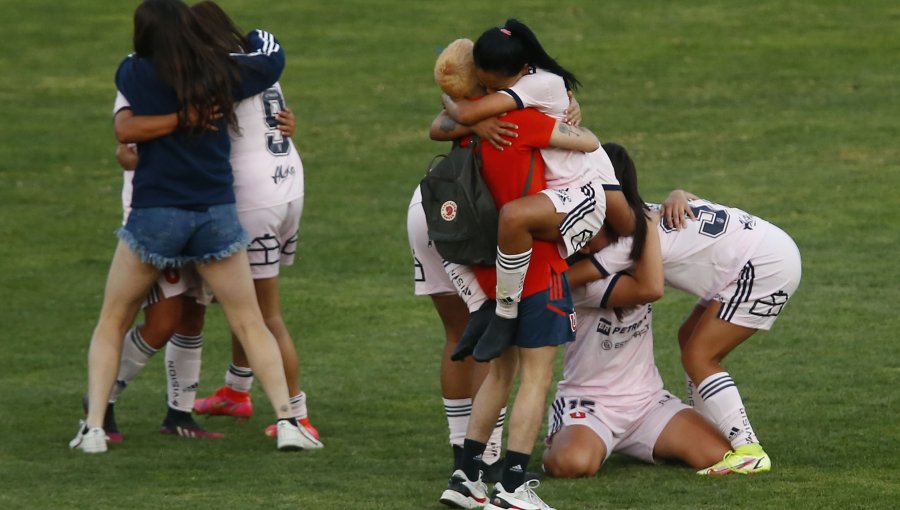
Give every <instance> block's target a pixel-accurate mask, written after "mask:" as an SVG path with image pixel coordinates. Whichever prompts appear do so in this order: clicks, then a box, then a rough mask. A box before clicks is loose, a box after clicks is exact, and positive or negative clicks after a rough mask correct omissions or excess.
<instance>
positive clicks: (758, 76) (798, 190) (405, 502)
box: [0, 0, 900, 510]
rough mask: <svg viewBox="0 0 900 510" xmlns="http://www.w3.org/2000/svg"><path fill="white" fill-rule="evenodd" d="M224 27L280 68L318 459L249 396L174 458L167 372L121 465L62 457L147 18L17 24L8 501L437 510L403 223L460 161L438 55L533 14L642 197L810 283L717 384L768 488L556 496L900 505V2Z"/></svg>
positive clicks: (568, 502) (762, 504)
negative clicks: (123, 80)
mask: <svg viewBox="0 0 900 510" xmlns="http://www.w3.org/2000/svg"><path fill="white" fill-rule="evenodd" d="M221 4H222V5H223V6H224V7H225V8H226V9H227V10H228V11H229V12H230V13H231V14H232V15H233V17H234V18H235V19H236V20H237V21H238V22H239V23H240V24H241V26H243V27H245V28H248V29H249V28H251V27H254V26H262V27H265V28H267V29H269V30H271V31H273V32H274V33H276V34H277V35H278V36H279V38H280V39H281V41H282V43H283V45H284V46H285V48H286V50H287V55H288V67H287V70H286V72H285V75H284V77H283V79H282V80H281V83H282V85H283V87H284V90H285V94H286V97H287V100H288V102H289V104H290V106H292V107H293V109H294V111H295V113H296V115H297V118H298V125H299V132H298V134H297V136H296V137H295V141H296V143H297V145H298V147H299V148H300V150H301V153H302V157H303V162H304V166H305V171H306V209H305V212H304V216H303V223H302V243H301V246H300V252H299V261H298V264H297V265H296V266H295V267H294V268H291V269H290V270H288V271H286V273H284V275H283V283H282V289H283V301H284V306H285V308H286V319H287V322H288V326H289V328H290V329H291V330H292V332H293V333H294V337H295V339H296V340H297V344H298V350H299V351H300V353H301V356H302V371H303V373H302V376H303V379H302V380H303V386H304V388H305V390H306V391H307V393H308V394H309V398H310V404H309V405H310V413H311V417H312V418H313V421H314V423H315V424H316V426H317V427H318V428H319V429H320V431H321V432H322V436H323V441H324V442H325V444H326V448H325V449H324V450H320V451H314V452H302V453H300V454H279V453H277V452H276V451H275V449H274V446H273V444H272V442H271V440H269V439H267V438H265V437H264V436H263V435H262V433H261V432H262V429H263V428H264V427H265V425H267V424H268V423H269V422H270V421H271V419H272V412H271V410H270V408H269V406H268V403H267V401H266V399H265V397H264V396H263V394H262V392H261V391H260V389H259V388H258V387H256V388H254V396H255V402H256V408H257V415H256V416H255V417H254V418H253V419H252V420H251V421H250V422H249V423H247V424H243V425H240V424H236V423H233V422H231V421H229V420H224V419H210V420H208V421H203V422H202V423H204V424H205V425H206V426H207V427H208V428H210V429H213V430H220V431H224V432H226V433H227V434H228V438H227V439H226V440H224V441H219V442H199V441H191V440H180V439H172V438H166V437H162V436H160V435H159V434H158V433H157V428H158V426H159V424H160V422H161V420H162V417H163V413H164V408H165V403H164V395H165V381H164V377H163V375H164V374H163V367H162V361H161V360H159V359H154V360H153V361H152V362H151V363H150V364H149V365H148V367H147V369H146V370H145V372H144V373H143V374H142V376H141V377H140V378H139V379H138V380H137V381H135V382H134V383H133V384H132V385H131V386H130V387H129V389H128V391H127V392H126V393H125V394H124V396H123V397H122V398H121V399H120V401H119V405H118V406H117V411H118V416H119V421H120V426H121V428H122V429H123V432H124V433H125V436H126V441H125V443H123V444H122V445H114V446H113V447H112V448H111V450H110V452H109V453H108V454H106V455H100V456H87V455H83V454H81V453H80V452H72V451H69V450H68V448H67V446H66V444H67V442H68V440H69V439H70V438H71V437H72V435H73V434H74V432H75V428H76V424H77V421H78V419H79V418H80V417H81V405H80V402H81V396H82V394H83V393H84V391H85V388H86V380H87V377H86V355H87V347H88V341H89V338H90V334H91V331H92V329H93V326H94V323H95V321H96V318H97V313H98V311H99V307H100V302H101V298H102V292H103V285H104V279H105V274H106V271H107V269H108V266H109V260H110V258H111V255H112V251H113V247H114V246H115V242H116V240H115V237H114V236H113V234H112V233H113V231H114V230H115V228H116V227H117V226H118V224H119V222H120V219H121V211H120V201H119V190H120V186H121V177H120V176H121V173H120V171H119V169H118V168H117V166H116V164H115V160H114V157H113V150H114V142H115V141H114V137H113V134H112V129H111V123H110V112H111V108H112V102H113V98H114V94H115V89H114V84H113V74H114V72H115V69H116V66H117V65H118V63H119V62H120V60H121V59H122V58H123V57H124V56H125V55H126V54H127V53H129V51H130V46H131V15H132V12H133V7H134V5H136V2H102V1H99V0H71V1H67V2H57V1H49V0H30V1H28V2H13V1H11V0H0V6H2V9H0V12H2V13H3V16H2V19H0V28H2V32H3V34H4V39H5V41H6V42H5V43H4V45H3V47H4V51H3V52H2V53H0V69H2V78H0V104H2V108H3V111H2V119H3V120H2V122H0V211H2V213H0V238H2V240H3V242H2V243H0V295H2V298H0V304H2V305H0V325H2V327H0V360H2V364H0V367H2V368H0V395H2V396H0V403H2V412H0V506H3V507H4V508H53V509H65V508H116V509H118V508H133V509H138V508H218V509H225V508H289V507H290V508H304V509H339V508H340V509H376V508H391V509H395V508H396V509H406V508H417V509H421V508H426V509H428V508H433V509H437V508H440V507H441V506H440V505H439V504H438V503H437V499H438V496H439V495H440V492H441V491H442V490H443V488H444V486H445V484H446V479H447V477H448V475H449V467H450V455H449V453H450V452H449V447H448V446H447V444H446V421H445V418H444V416H443V408H442V405H441V400H440V391H439V384H438V383H439V381H438V363H439V357H440V353H441V344H442V334H443V333H442V329H441V326H440V322H439V320H438V318H437V316H436V314H435V313H434V311H433V309H432V307H431V304H430V301H429V300H428V299H424V298H422V299H417V298H415V297H414V296H413V295H412V282H411V275H412V268H411V263H410V256H409V251H408V247H407V241H406V232H405V214H406V207H407V204H408V201H409V197H410V194H411V192H412V190H413V188H414V187H415V185H416V183H417V182H418V180H419V178H420V176H421V174H422V171H423V169H424V166H425V165H426V163H427V162H428V161H429V160H430V159H431V157H432V156H433V155H434V154H436V153H438V152H442V151H444V150H445V149H446V147H445V146H443V145H440V144H437V143H435V142H432V141H430V140H429V139H428V136H427V128H428V126H429V124H430V122H431V120H432V118H433V117H434V115H435V114H436V113H437V112H438V110H439V108H440V102H439V97H438V89H437V88H436V86H435V85H434V83H433V79H432V68H433V63H434V59H435V58H436V56H437V52H438V51H439V49H440V48H441V47H442V46H443V45H445V44H447V43H448V42H450V41H451V40H453V39H455V38H457V37H461V36H467V37H470V38H473V39H474V38H476V37H477V36H478V35H479V34H480V33H481V32H482V31H483V30H484V29H486V28H488V27H490V26H492V25H495V24H499V23H502V22H503V21H504V20H505V19H506V18H507V17H510V16H515V17H518V18H520V19H522V20H523V21H525V22H526V23H528V24H529V25H530V26H531V27H532V28H533V29H534V30H535V31H536V32H537V34H538V35H539V36H540V38H541V41H542V43H543V44H544V46H545V47H546V48H547V49H548V51H549V52H550V53H551V54H552V55H554V56H556V57H558V58H559V60H560V62H561V63H562V64H563V65H565V66H566V67H568V68H569V69H571V70H573V71H574V72H575V73H576V75H577V76H578V77H579V79H580V80H581V82H582V83H583V89H582V90H581V91H580V92H579V94H578V98H579V101H580V102H581V105H582V108H583V114H584V124H585V125H586V126H588V127H590V128H592V129H593V130H594V131H595V132H597V133H598V135H599V136H600V137H601V139H602V140H604V141H617V142H619V143H622V144H623V145H625V146H626V147H628V148H629V149H630V151H631V152H632V154H633V156H634V158H635V160H636V162H637V166H638V169H639V171H640V175H641V189H642V193H643V195H644V196H645V198H647V199H649V200H661V199H662V198H663V197H664V196H665V194H666V193H667V192H668V190H670V189H672V188H673V187H682V188H686V189H689V190H691V191H693V192H695V193H697V194H699V195H701V196H705V197H708V198H710V199H712V200H715V201H717V202H721V203H725V204H729V205H734V206H738V207H741V208H744V209H746V210H748V211H751V212H753V213H755V214H757V215H759V216H762V217H764V218H766V219H768V220H770V221H772V222H774V223H776V224H778V225H779V226H781V227H782V228H783V229H785V230H786V231H787V232H789V233H790V234H791V235H792V236H793V238H794V239H795V240H796V241H797V244H798V245H799V246H800V250H801V253H802V255H803V263H804V268H803V269H804V275H803V281H802V283H801V286H800V290H799V293H798V294H797V295H796V299H795V300H793V301H792V303H791V305H790V306H789V307H788V308H787V311H786V313H785V315H784V316H783V317H782V318H781V319H780V320H779V321H778V323H777V325H776V327H775V328H774V329H773V330H772V331H770V332H768V333H763V334H759V335H758V336H756V337H754V338H753V339H751V341H749V342H747V343H746V344H745V345H744V346H742V347H741V348H740V349H738V350H737V351H736V352H735V353H733V354H732V356H731V357H730V359H729V360H728V361H727V367H728V369H729V370H730V372H731V373H732V375H733V376H734V378H735V380H736V381H738V383H739V384H740V387H741V391H742V393H743V395H744V398H745V403H746V404H747V406H748V412H749V413H750V417H751V419H752V420H753V424H754V427H755V429H756V431H757V432H758V434H759V435H760V437H761V439H762V441H763V444H764V445H765V446H766V450H767V451H768V452H769V453H770V455H771V456H772V458H773V463H774V468H773V471H772V472H771V473H769V474H765V475H760V476H756V477H739V476H731V477H725V478H717V479H705V478H701V477H698V476H695V475H694V474H693V472H692V471H691V470H689V469H686V468H683V467H679V466H674V465H664V466H657V467H652V466H647V465H643V464H640V463H637V462H633V461H630V460H627V459H623V458H619V457H613V458H612V459H611V460H610V462H609V463H608V465H606V466H605V467H604V468H603V470H602V472H601V474H600V475H599V476H597V477H595V478H593V479H587V480H577V481H558V480H547V481H545V482H544V483H543V484H542V486H541V488H540V495H541V496H542V497H544V499H545V500H546V501H547V502H548V503H550V504H552V505H553V506H555V507H557V508H559V509H560V510H564V509H565V510H569V509H582V508H583V509H601V508H602V509H606V508H617V509H618V508H641V509H670V508H685V509H694V508H794V509H797V508H842V509H844V508H896V507H897V505H898V501H900V461H898V451H900V410H898V407H897V406H898V404H897V395H898V389H897V388H898V383H900V377H898V376H900V343H898V341H897V329H898V326H900V319H898V318H897V317H898V314H897V311H896V306H897V305H898V304H900V291H898V284H900V266H898V264H897V256H898V254H900V227H898V225H900V199H898V198H897V193H898V190H900V170H898V168H900V148H898V147H900V146H898V143H897V140H898V139H900V123H898V117H900V93H898V91H900V73H898V68H897V55H898V52H900V31H898V30H897V25H898V22H900V5H898V4H897V3H896V2H892V1H888V0H872V1H867V2H852V3H851V2H846V1H839V0H820V1H815V2H813V1H799V0H797V1H784V0H760V1H757V2H729V1H725V0H722V1H713V0H703V1H696V2H650V1H636V2H635V1H624V0H610V1H605V2H590V1H580V2H577V1H567V2H553V1H537V0H531V1H509V2H505V3H504V5H503V6H500V5H493V4H492V3H491V2H467V1H464V2H454V3H452V4H450V3H446V2H442V3H441V2H404V1H400V0H391V1H380V2H365V1H361V0H341V1H333V2H282V3H272V2H251V1H246V0H244V1H242V0H222V1H221ZM691 305H692V299H690V298H688V297H687V296H685V295H682V294H679V293H678V292H676V291H669V292H667V295H666V296H665V297H664V298H663V299H662V301H661V302H660V303H659V304H658V306H656V313H655V314H654V315H655V316H656V321H655V322H656V324H655V329H656V349H657V363H658V365H659V367H660V370H661V372H662V373H663V376H664V378H665V380H666V382H667V386H668V387H669V388H670V389H671V390H672V391H673V392H675V393H677V394H679V395H681V394H682V393H683V375H682V373H681V369H680V363H679V358H678V353H677V345H676V341H675V333H676V331H677V328H678V325H679V324H680V321H681V319H682V318H683V316H684V315H685V314H686V313H687V312H688V310H689V309H690V307H691ZM207 323H208V328H207V331H206V347H205V349H204V356H205V363H204V373H203V379H202V387H201V390H200V393H201V394H206V393H207V392H209V391H211V390H213V389H215V388H216V387H218V386H220V385H221V381H222V374H223V372H224V369H225V367H226V363H227V360H228V359H229V344H228V342H227V335H228V333H227V330H226V328H225V326H224V319H223V317H222V314H221V312H220V310H218V309H213V310H212V311H211V313H210V315H209V318H208V321H207ZM540 449H541V447H540V446H539V447H538V448H537V449H536V455H535V458H539V453H540V451H541V450H540ZM536 468H537V463H535V464H534V465H532V469H536Z"/></svg>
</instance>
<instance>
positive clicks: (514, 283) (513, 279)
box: [497, 248, 531, 319]
mask: <svg viewBox="0 0 900 510" xmlns="http://www.w3.org/2000/svg"><path fill="white" fill-rule="evenodd" d="M530 263H531V249H529V250H528V251H526V252H524V253H516V254H513V255H507V254H505V253H503V252H502V251H500V249H499V248H497V315H499V316H500V317H505V318H507V319H515V318H516V317H518V316H519V300H520V299H521V298H522V288H523V287H524V286H525V273H527V272H528V264H530Z"/></svg>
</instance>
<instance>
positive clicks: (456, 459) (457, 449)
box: [452, 445, 463, 471]
mask: <svg viewBox="0 0 900 510" xmlns="http://www.w3.org/2000/svg"><path fill="white" fill-rule="evenodd" d="M452 446H453V471H456V470H457V469H462V459H463V447H462V446H459V445H452Z"/></svg>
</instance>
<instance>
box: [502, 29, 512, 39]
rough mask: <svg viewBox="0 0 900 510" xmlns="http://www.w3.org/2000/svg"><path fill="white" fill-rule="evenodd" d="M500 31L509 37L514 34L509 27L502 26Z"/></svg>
mask: <svg viewBox="0 0 900 510" xmlns="http://www.w3.org/2000/svg"><path fill="white" fill-rule="evenodd" d="M500 32H501V33H502V34H503V35H505V36H507V37H509V36H511V35H512V32H510V31H509V29H508V28H501V29H500Z"/></svg>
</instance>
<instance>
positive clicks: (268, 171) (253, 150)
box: [231, 83, 303, 211]
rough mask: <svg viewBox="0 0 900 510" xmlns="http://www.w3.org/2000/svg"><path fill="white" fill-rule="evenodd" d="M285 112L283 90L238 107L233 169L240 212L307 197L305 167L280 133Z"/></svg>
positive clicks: (273, 90) (271, 90)
mask: <svg viewBox="0 0 900 510" xmlns="http://www.w3.org/2000/svg"><path fill="white" fill-rule="evenodd" d="M283 109H284V97H283V95H282V93H281V86H280V85H279V84H278V83H276V84H275V85H273V86H272V87H271V88H269V89H268V90H266V91H265V92H263V93H262V94H259V95H256V96H253V97H249V98H247V99H244V100H243V101H241V102H239V103H238V104H237V105H236V106H235V114H236V115H237V121H238V126H239V129H238V131H237V132H235V131H232V132H231V167H232V170H233V172H234V195H235V200H236V202H237V204H236V205H237V210H238V211H249V210H253V209H264V208H268V207H272V206H276V205H281V204H286V203H288V202H290V201H292V200H294V199H297V198H299V197H302V196H303V163H302V162H301V161H300V155H299V154H298V153H297V149H296V147H294V144H293V143H292V142H291V139H290V138H285V137H284V136H282V135H281V132H280V131H279V130H278V117H277V116H278V112H280V111H281V110H283Z"/></svg>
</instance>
